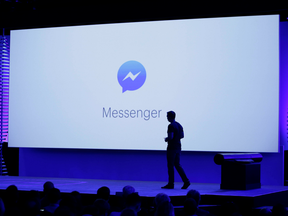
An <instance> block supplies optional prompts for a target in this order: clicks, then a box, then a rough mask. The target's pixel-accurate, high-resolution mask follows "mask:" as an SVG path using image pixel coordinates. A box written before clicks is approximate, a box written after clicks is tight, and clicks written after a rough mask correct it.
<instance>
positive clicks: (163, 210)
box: [156, 201, 175, 216]
mask: <svg viewBox="0 0 288 216" xmlns="http://www.w3.org/2000/svg"><path fill="white" fill-rule="evenodd" d="M156 216H175V214H174V207H173V205H172V203H171V202H169V201H165V202H162V203H161V204H160V205H159V206H158V208H157V210H156Z"/></svg>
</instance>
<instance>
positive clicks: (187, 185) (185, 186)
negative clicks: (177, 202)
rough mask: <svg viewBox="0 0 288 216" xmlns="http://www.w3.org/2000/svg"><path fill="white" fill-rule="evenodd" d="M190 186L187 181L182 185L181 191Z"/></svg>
mask: <svg viewBox="0 0 288 216" xmlns="http://www.w3.org/2000/svg"><path fill="white" fill-rule="evenodd" d="M190 184H191V183H190V182H189V181H188V182H184V184H183V186H182V188H181V189H187V188H188V187H189V186H190Z"/></svg>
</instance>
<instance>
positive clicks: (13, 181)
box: [0, 176, 288, 197]
mask: <svg viewBox="0 0 288 216" xmlns="http://www.w3.org/2000/svg"><path fill="white" fill-rule="evenodd" d="M46 181H51V182H53V183H54V185H55V187H56V188H58V189H60V191H61V192H64V193H70V192H72V191H75V190H76V191H79V192H80V193H83V194H96V192H97V190H98V188H100V187H102V186H107V187H109V188H110V191H111V195H115V194H116V192H121V191H122V188H123V187H124V186H126V185H131V186H133V187H134V188H135V190H136V191H137V192H138V193H139V195H140V196H141V197H155V196H156V195H157V194H158V193H166V194H167V195H169V196H185V195H186V194H187V192H188V191H189V189H195V190H198V191H199V192H200V194H201V195H202V196H205V195H214V196H237V197H257V196H263V195H267V194H274V193H279V192H285V191H288V187H287V186H268V185H263V186H262V187H261V188H259V189H253V190H221V189H220V184H207V183H191V185H190V187H189V188H188V189H187V190H182V189H181V187H182V185H183V183H180V182H177V183H175V189H173V190H169V189H161V186H164V185H165V184H166V183H167V182H156V181H155V182H151V181H122V180H98V179H72V178H49V177H45V178H44V177H20V176H0V189H1V190H3V189H6V188H7V187H8V186H9V185H16V186H17V187H18V190H20V191H29V190H38V191H42V190H43V184H44V183H45V182H46Z"/></svg>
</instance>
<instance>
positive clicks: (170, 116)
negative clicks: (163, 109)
mask: <svg viewBox="0 0 288 216" xmlns="http://www.w3.org/2000/svg"><path fill="white" fill-rule="evenodd" d="M175 117H176V113H175V112H174V111H169V112H167V120H168V121H169V122H173V121H174V120H175Z"/></svg>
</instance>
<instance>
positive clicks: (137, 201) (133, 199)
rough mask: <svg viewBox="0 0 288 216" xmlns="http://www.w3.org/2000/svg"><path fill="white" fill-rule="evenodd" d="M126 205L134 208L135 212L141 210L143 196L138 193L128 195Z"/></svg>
mask: <svg viewBox="0 0 288 216" xmlns="http://www.w3.org/2000/svg"><path fill="white" fill-rule="evenodd" d="M126 207H127V208H129V209H133V210H134V211H135V212H139V211H140V210H141V197H140V196H139V195H138V194H137V193H132V194H130V195H128V196H127V199H126Z"/></svg>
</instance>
